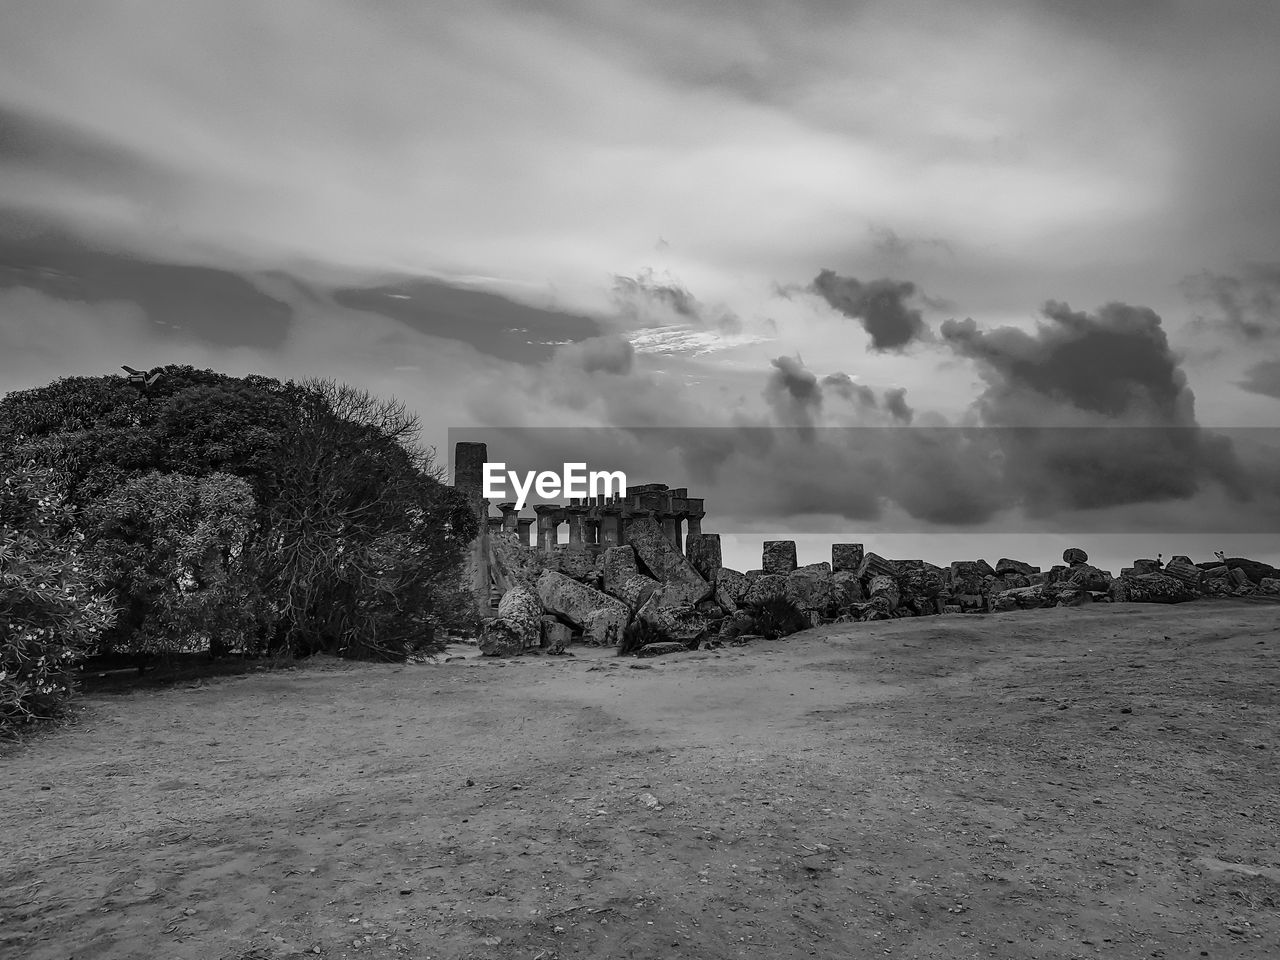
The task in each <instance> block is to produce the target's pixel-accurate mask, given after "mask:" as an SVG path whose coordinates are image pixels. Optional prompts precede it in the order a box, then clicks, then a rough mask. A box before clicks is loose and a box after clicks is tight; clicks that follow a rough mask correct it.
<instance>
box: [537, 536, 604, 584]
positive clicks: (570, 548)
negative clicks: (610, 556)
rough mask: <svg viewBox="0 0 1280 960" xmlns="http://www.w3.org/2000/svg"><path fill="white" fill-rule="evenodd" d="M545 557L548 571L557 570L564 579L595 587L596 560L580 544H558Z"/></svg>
mask: <svg viewBox="0 0 1280 960" xmlns="http://www.w3.org/2000/svg"><path fill="white" fill-rule="evenodd" d="M546 557H547V569H548V570H558V571H560V572H561V573H563V574H564V575H565V576H566V577H573V579H575V580H578V581H580V582H582V583H589V584H591V585H592V586H596V585H597V582H596V581H597V575H596V558H595V557H594V556H593V555H592V554H590V553H588V552H587V550H586V548H585V547H584V546H583V545H582V544H580V543H558V544H556V545H555V546H554V547H553V548H552V550H551V552H550V553H549V554H547V555H546Z"/></svg>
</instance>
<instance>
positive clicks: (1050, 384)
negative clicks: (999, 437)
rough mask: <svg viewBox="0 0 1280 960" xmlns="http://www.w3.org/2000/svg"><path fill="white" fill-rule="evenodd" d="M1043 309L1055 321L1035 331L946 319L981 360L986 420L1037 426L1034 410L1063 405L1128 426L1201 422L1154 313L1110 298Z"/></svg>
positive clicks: (963, 346)
mask: <svg viewBox="0 0 1280 960" xmlns="http://www.w3.org/2000/svg"><path fill="white" fill-rule="evenodd" d="M1042 313H1043V316H1044V317H1045V318H1046V319H1047V320H1048V321H1049V323H1047V324H1042V325H1041V326H1040V327H1039V329H1038V330H1037V331H1036V333H1035V334H1029V333H1027V332H1025V331H1023V330H1019V329H1017V328H1014V327H999V328H996V329H994V330H985V331H984V330H980V329H979V328H978V325H977V324H976V323H975V322H974V321H973V320H972V319H966V320H947V321H946V322H944V323H943V324H942V327H941V337H942V340H943V342H944V343H946V344H947V345H948V346H950V347H951V348H952V349H954V350H955V351H956V352H957V353H959V354H961V355H962V356H966V357H971V358H973V359H974V360H976V361H977V362H978V370H979V373H980V375H981V376H982V378H983V379H984V380H985V381H986V383H987V389H986V392H985V393H984V394H983V395H982V397H981V398H980V401H979V403H980V406H981V408H982V413H983V417H984V420H985V422H986V423H988V424H989V425H992V426H1012V425H1022V424H1027V423H1035V422H1037V421H1036V420H1035V419H1029V418H1028V415H1029V414H1030V415H1031V416H1032V417H1033V418H1034V416H1035V415H1037V414H1040V413H1043V412H1044V411H1045V410H1046V409H1050V408H1058V409H1059V410H1071V411H1077V412H1082V413H1084V414H1086V415H1091V416H1101V417H1103V418H1109V419H1113V420H1121V421H1124V422H1128V423H1149V424H1152V425H1169V426H1173V425H1180V426H1187V425H1191V424H1194V422H1195V410H1194V407H1195V397H1194V395H1193V394H1192V392H1191V390H1190V388H1189V387H1188V386H1187V378H1186V375H1185V374H1184V373H1183V372H1182V369H1181V368H1180V365H1179V360H1178V358H1177V357H1176V356H1175V355H1174V354H1173V352H1172V351H1171V350H1170V348H1169V341H1168V338H1167V337H1166V335H1165V332H1164V329H1163V327H1162V326H1161V319H1160V316H1159V315H1158V314H1156V312H1155V311H1154V310H1151V309H1149V308H1147V307H1134V306H1129V305H1127V304H1123V303H1109V304H1107V305H1105V306H1104V307H1102V308H1101V309H1100V310H1099V311H1098V312H1097V313H1096V314H1089V313H1083V312H1075V311H1072V310H1071V308H1070V307H1069V306H1068V305H1067V304H1065V303H1057V302H1054V301H1049V302H1048V303H1046V304H1045V305H1044V308H1043V310H1042ZM1029 404H1030V405H1029ZM1050 422H1057V418H1055V419H1054V420H1051V421H1050Z"/></svg>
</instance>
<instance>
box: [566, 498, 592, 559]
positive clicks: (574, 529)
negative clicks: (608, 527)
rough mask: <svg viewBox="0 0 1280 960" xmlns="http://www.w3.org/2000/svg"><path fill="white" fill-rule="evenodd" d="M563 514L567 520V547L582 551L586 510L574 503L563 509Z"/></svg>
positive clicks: (584, 541)
mask: <svg viewBox="0 0 1280 960" xmlns="http://www.w3.org/2000/svg"><path fill="white" fill-rule="evenodd" d="M564 512H565V514H566V515H567V516H568V518H569V546H571V547H576V548H578V549H582V548H583V547H584V546H585V545H586V534H585V527H586V523H585V521H586V519H587V508H586V507H584V506H582V505H581V504H580V503H576V502H575V503H574V504H573V505H572V506H568V507H565V508H564Z"/></svg>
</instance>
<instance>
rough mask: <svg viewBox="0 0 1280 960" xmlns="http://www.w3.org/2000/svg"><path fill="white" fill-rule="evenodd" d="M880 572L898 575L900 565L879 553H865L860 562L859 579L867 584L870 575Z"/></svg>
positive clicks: (892, 575)
mask: <svg viewBox="0 0 1280 960" xmlns="http://www.w3.org/2000/svg"><path fill="white" fill-rule="evenodd" d="M879 574H883V575H885V576H889V577H896V576H897V575H898V565H897V564H896V563H894V562H893V561H892V560H886V559H885V558H884V557H882V556H880V555H879V554H878V553H866V554H863V557H862V562H861V563H860V564H858V579H859V580H861V581H862V583H863V585H864V586H865V585H866V582H867V580H868V579H869V578H870V577H874V576H877V575H879Z"/></svg>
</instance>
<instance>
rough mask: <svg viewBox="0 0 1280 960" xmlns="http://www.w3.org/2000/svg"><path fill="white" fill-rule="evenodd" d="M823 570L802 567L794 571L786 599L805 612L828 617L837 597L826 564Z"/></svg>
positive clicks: (788, 582) (789, 579) (788, 580)
mask: <svg viewBox="0 0 1280 960" xmlns="http://www.w3.org/2000/svg"><path fill="white" fill-rule="evenodd" d="M815 566H816V565H815ZM822 568H823V569H821V570H814V569H813V568H811V567H801V568H800V569H798V570H795V571H793V572H792V573H791V574H790V575H789V576H788V577H787V586H786V597H787V599H788V600H790V601H791V602H792V603H794V604H795V605H796V606H797V607H798V608H799V609H801V610H803V611H805V612H810V611H811V612H813V613H816V614H818V616H820V617H827V616H830V615H831V613H832V611H833V610H834V608H835V595H834V593H833V592H832V589H831V577H832V574H831V571H830V569H829V568H827V566H826V564H822Z"/></svg>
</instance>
